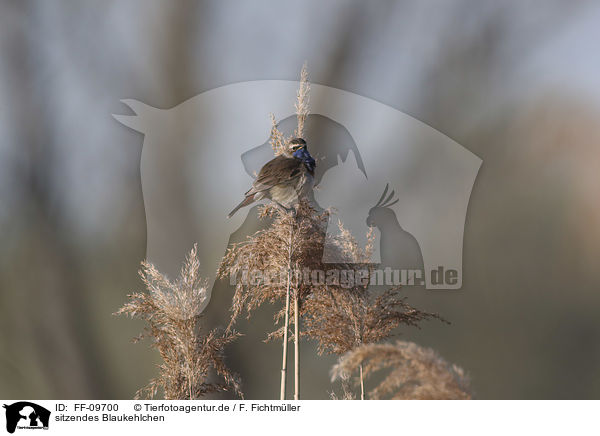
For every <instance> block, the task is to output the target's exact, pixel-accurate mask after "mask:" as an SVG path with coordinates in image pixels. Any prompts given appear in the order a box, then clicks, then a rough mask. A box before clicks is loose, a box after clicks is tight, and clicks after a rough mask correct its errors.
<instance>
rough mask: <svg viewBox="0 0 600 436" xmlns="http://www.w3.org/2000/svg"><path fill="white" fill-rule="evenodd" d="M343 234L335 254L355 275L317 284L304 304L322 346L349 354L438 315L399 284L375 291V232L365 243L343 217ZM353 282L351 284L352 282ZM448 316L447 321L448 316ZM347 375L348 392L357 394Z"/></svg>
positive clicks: (310, 330) (309, 329)
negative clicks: (409, 299)
mask: <svg viewBox="0 0 600 436" xmlns="http://www.w3.org/2000/svg"><path fill="white" fill-rule="evenodd" d="M338 225H339V230H340V231H339V234H338V235H339V236H337V237H336V238H335V240H333V241H332V244H330V246H332V247H334V248H333V249H334V251H333V252H332V253H330V255H331V254H334V255H335V256H336V257H337V258H338V259H339V260H340V261H343V262H346V263H340V264H337V265H336V267H337V268H339V269H340V271H344V272H345V273H346V274H349V275H351V276H352V277H347V278H346V279H350V281H348V280H346V283H344V281H342V280H341V278H340V280H338V281H335V280H333V281H330V282H329V283H327V284H326V285H324V286H321V287H319V288H318V289H314V290H313V292H312V293H311V294H310V295H309V296H308V298H307V299H306V302H305V306H304V331H303V334H304V335H305V336H307V337H309V338H311V339H314V340H316V341H317V342H318V344H319V347H318V352H319V354H323V353H332V354H338V355H341V354H344V353H346V352H348V351H350V350H353V349H355V348H357V347H360V346H362V345H364V344H372V343H375V342H379V341H381V340H384V339H387V338H389V337H390V336H391V335H392V331H393V330H394V329H395V328H397V327H398V326H400V325H404V326H413V327H419V323H420V322H421V321H425V320H428V319H438V320H441V321H444V320H443V319H442V318H441V317H440V316H439V315H438V314H435V313H429V312H425V311H422V310H419V309H416V308H414V307H412V306H411V305H409V304H408V303H407V301H406V299H407V297H405V296H403V295H402V290H401V288H400V287H393V288H390V289H387V290H385V291H384V292H376V291H375V290H373V289H372V288H371V287H370V286H369V283H370V278H371V274H372V272H373V268H374V265H373V264H371V263H369V260H370V258H371V254H372V248H373V247H372V244H373V233H372V230H370V231H369V233H368V234H367V241H368V243H367V245H366V246H365V247H360V246H359V245H358V244H357V242H356V239H355V238H354V237H353V236H352V235H351V233H350V232H349V231H348V230H347V229H345V228H344V227H343V225H342V223H341V222H340V223H339V224H338ZM348 283H350V284H351V286H348ZM444 322H445V321H444ZM340 380H341V381H342V388H343V390H344V397H346V398H348V397H351V396H352V395H351V394H350V393H349V392H348V391H347V389H348V386H347V385H345V384H344V379H343V378H341V379H340ZM359 380H360V388H361V399H364V398H365V389H364V378H363V374H362V368H360V367H359Z"/></svg>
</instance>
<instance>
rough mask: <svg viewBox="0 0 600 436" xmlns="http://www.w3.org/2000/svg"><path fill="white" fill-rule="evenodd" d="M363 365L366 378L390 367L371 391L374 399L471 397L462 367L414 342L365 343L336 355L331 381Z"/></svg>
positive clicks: (452, 398)
mask: <svg viewBox="0 0 600 436" xmlns="http://www.w3.org/2000/svg"><path fill="white" fill-rule="evenodd" d="M360 368H363V372H364V375H365V377H368V376H370V375H371V374H373V373H375V372H377V371H380V370H389V373H388V374H387V376H385V378H384V379H383V381H382V382H381V383H380V384H379V385H378V386H377V387H375V388H374V389H373V390H371V391H370V393H369V397H370V398H371V399H374V400H378V399H384V398H390V399H394V400H468V399H471V398H472V394H471V392H470V387H469V380H468V378H467V376H466V375H465V373H464V370H463V369H462V368H460V367H458V366H457V365H453V364H450V363H448V362H446V361H445V360H444V359H442V358H441V357H440V356H439V355H438V354H437V353H436V352H435V351H434V350H432V349H430V348H424V347H421V346H419V345H417V344H415V343H413V342H406V341H397V342H396V343H395V344H391V343H385V344H365V345H361V346H360V347H357V348H355V349H354V350H352V351H349V352H348V353H346V354H344V355H343V356H342V357H340V358H339V360H338V363H337V364H336V365H334V366H333V368H332V370H331V379H332V381H334V380H336V379H342V380H343V379H347V378H348V377H349V376H350V375H351V374H353V373H356V372H357V371H359V369H360Z"/></svg>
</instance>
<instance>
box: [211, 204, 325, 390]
mask: <svg viewBox="0 0 600 436" xmlns="http://www.w3.org/2000/svg"><path fill="white" fill-rule="evenodd" d="M259 217H260V218H261V219H267V218H268V219H272V220H273V222H272V224H271V225H270V226H269V227H268V228H266V229H264V230H261V231H258V232H256V233H255V234H254V235H251V236H249V237H248V238H247V240H246V241H244V242H242V243H239V244H234V245H233V246H232V247H231V248H229V249H228V250H227V252H226V254H225V256H224V258H223V260H222V263H221V266H220V268H219V271H218V275H219V277H221V278H223V277H232V278H234V279H235V291H234V295H233V299H232V305H231V312H232V314H231V321H230V324H229V327H228V329H232V328H233V326H234V325H235V322H236V321H237V319H238V318H239V316H240V315H241V314H242V313H243V312H245V313H246V316H247V317H248V318H250V316H251V315H252V313H253V311H254V310H255V309H257V308H258V307H259V306H261V305H262V304H263V303H265V302H270V303H279V304H281V306H280V307H281V308H280V310H278V311H277V312H276V313H275V314H274V322H275V326H276V327H275V328H274V330H273V331H271V332H269V333H268V334H267V337H266V338H265V340H266V341H270V340H274V339H280V338H281V339H283V347H284V350H285V349H286V347H287V340H289V338H291V337H293V338H294V340H296V339H299V336H300V334H299V333H298V334H294V335H293V336H291V335H290V334H289V331H288V330H289V328H288V327H289V325H288V323H287V322H286V320H289V319H290V318H293V319H294V320H295V325H296V326H298V325H299V322H300V315H301V311H302V307H303V304H304V301H305V300H306V299H307V297H308V295H309V294H310V293H311V292H312V290H313V287H312V286H311V283H309V282H305V281H304V280H302V277H303V273H304V271H312V270H315V269H319V268H320V267H321V258H322V253H323V241H324V238H325V229H326V227H325V226H326V223H327V221H326V220H327V216H326V215H324V214H320V213H317V212H316V211H315V210H314V208H312V206H310V205H309V204H308V202H307V201H306V200H301V201H300V203H299V204H298V206H297V208H296V210H295V213H294V214H291V213H287V212H284V211H282V210H281V209H280V208H279V207H276V206H272V205H267V206H263V207H261V209H260V214H259ZM290 301H293V303H294V304H293V305H292V304H290ZM282 322H283V324H282ZM295 330H297V331H298V332H299V326H298V327H297V328H295ZM284 354H285V351H284ZM286 357H287V356H286ZM286 357H284V359H283V364H282V371H283V370H284V369H286V363H285V362H286ZM283 384H284V383H282V386H283Z"/></svg>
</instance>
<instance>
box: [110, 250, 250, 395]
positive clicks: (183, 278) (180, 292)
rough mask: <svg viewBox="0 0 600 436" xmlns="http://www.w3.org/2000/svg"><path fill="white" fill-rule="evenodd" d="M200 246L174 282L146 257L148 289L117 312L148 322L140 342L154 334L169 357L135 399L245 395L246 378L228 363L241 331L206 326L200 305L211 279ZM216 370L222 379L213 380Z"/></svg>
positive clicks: (154, 341)
mask: <svg viewBox="0 0 600 436" xmlns="http://www.w3.org/2000/svg"><path fill="white" fill-rule="evenodd" d="M199 268H200V262H199V260H198V256H197V246H196V245H194V247H193V248H192V250H191V251H190V253H189V254H188V256H187V258H186V260H185V262H184V265H183V267H182V268H181V272H180V274H179V277H178V278H177V280H175V281H170V280H169V279H168V278H167V277H166V276H165V275H163V274H161V273H160V272H159V271H158V270H157V269H156V268H155V266H154V265H152V264H151V263H149V262H146V261H144V262H142V268H141V269H140V271H139V274H140V276H141V278H142V281H143V282H144V285H145V287H146V290H145V291H144V292H137V293H134V294H131V295H129V296H128V297H129V301H128V302H127V303H126V304H125V305H124V306H123V307H122V308H121V309H119V310H118V311H117V312H116V313H115V315H128V316H130V317H131V318H138V319H142V320H144V321H146V322H147V324H148V325H147V327H146V328H145V330H144V332H143V333H142V334H141V335H140V336H138V337H137V338H135V339H134V341H135V342H137V341H139V340H141V339H143V338H148V339H150V340H151V341H152V346H153V347H154V348H156V349H157V350H158V352H159V353H160V356H161V358H162V360H163V362H162V363H161V364H160V365H159V375H158V377H156V378H154V379H152V380H151V381H150V382H149V383H148V385H147V386H146V387H144V388H142V389H140V390H138V391H137V393H136V395H135V398H136V399H140V398H147V399H152V398H155V397H156V395H157V393H158V392H159V391H161V392H162V393H163V396H164V398H165V399H168V400H183V399H189V400H191V399H198V398H201V397H202V396H204V395H206V394H209V393H214V392H223V391H232V392H234V393H235V394H237V395H238V396H239V397H241V398H243V394H242V391H241V387H240V381H239V378H238V376H237V375H236V374H234V373H233V372H231V370H230V369H229V368H228V367H227V365H226V364H225V357H224V349H225V347H226V346H227V345H228V344H230V343H231V342H233V341H234V340H235V339H236V338H237V337H238V336H239V334H238V333H236V332H235V331H232V330H227V331H223V330H221V329H212V330H210V331H205V329H204V328H203V325H202V324H203V323H202V315H201V313H200V309H201V307H202V306H203V303H204V302H205V300H206V298H207V283H206V281H205V280H204V279H202V278H201V277H200V275H199ZM213 371H214V372H215V373H216V374H217V375H218V376H219V377H220V379H221V380H222V381H221V382H217V383H215V382H211V381H209V376H210V375H211V372H213Z"/></svg>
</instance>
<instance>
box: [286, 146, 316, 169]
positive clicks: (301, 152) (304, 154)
mask: <svg viewBox="0 0 600 436" xmlns="http://www.w3.org/2000/svg"><path fill="white" fill-rule="evenodd" d="M289 148H290V152H291V153H292V156H293V157H294V158H296V159H300V160H301V161H302V162H304V165H306V168H307V169H308V170H309V171H310V172H311V173H312V172H313V171H314V170H315V166H316V163H315V160H314V159H313V157H312V156H311V155H310V153H309V152H308V149H307V148H306V141H305V140H304V139H302V138H294V139H292V140H290V142H289Z"/></svg>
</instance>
